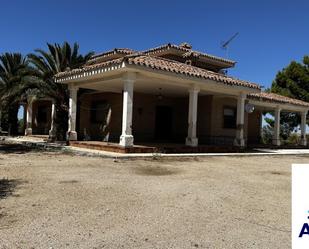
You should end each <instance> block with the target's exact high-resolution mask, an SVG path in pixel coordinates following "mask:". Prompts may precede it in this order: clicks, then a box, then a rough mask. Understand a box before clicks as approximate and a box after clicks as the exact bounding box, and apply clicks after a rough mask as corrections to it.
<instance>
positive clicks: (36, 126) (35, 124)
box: [32, 100, 52, 135]
mask: <svg viewBox="0 0 309 249" xmlns="http://www.w3.org/2000/svg"><path fill="white" fill-rule="evenodd" d="M51 106H52V102H51V101H50V100H36V101H34V102H33V103H32V113H33V114H32V134H34V135H48V132H49V130H50V125H51ZM39 110H40V111H43V112H44V113H45V115H44V116H45V118H44V119H45V121H42V120H40V117H39Z"/></svg>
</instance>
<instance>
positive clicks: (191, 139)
mask: <svg viewBox="0 0 309 249" xmlns="http://www.w3.org/2000/svg"><path fill="white" fill-rule="evenodd" d="M199 91H200V89H199V88H197V87H193V88H192V89H190V90H189V113H188V136H187V138H186V145H188V146H191V147H196V146H198V138H197V137H196V121H197V101H198V93H199Z"/></svg>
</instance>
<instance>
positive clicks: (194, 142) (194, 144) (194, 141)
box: [186, 137, 198, 147]
mask: <svg viewBox="0 0 309 249" xmlns="http://www.w3.org/2000/svg"><path fill="white" fill-rule="evenodd" d="M186 145H187V146H190V147H197V146H198V138H196V137H187V138H186Z"/></svg>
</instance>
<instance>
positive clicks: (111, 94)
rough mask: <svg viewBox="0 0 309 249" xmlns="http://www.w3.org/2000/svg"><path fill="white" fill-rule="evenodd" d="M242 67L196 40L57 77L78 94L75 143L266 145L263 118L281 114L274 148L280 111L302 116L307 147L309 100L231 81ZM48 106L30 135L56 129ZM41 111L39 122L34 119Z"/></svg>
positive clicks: (125, 52)
mask: <svg viewBox="0 0 309 249" xmlns="http://www.w3.org/2000/svg"><path fill="white" fill-rule="evenodd" d="M235 64H236V62H235V61H232V60H228V59H224V58H220V57H217V56H213V55H209V54H206V53H202V52H198V51H195V50H193V49H192V46H191V45H190V44H188V43H182V44H180V45H174V44H166V45H162V46H159V47H156V48H151V49H148V50H146V51H142V52H140V51H134V50H131V49H126V48H121V49H114V50H111V51H107V52H104V53H101V54H97V55H94V56H93V57H92V58H91V59H90V60H89V61H88V62H87V63H86V64H85V65H84V66H83V67H82V68H79V69H74V70H71V71H66V72H62V73H59V74H57V75H56V76H55V80H56V82H57V83H59V84H66V85H68V87H69V90H70V101H69V103H70V104H69V105H70V108H69V130H68V139H69V140H70V141H76V140H99V141H109V142H115V143H119V145H120V146H121V147H125V148H129V147H132V146H133V145H134V144H139V143H160V142H164V143H177V144H179V143H182V144H185V145H186V146H190V147H197V146H198V145H203V144H206V145H207V144H210V145H212V144H219V145H235V146H240V147H244V146H246V145H249V144H256V143H258V142H259V139H260V132H261V126H262V113H263V112H264V111H274V112H275V132H274V137H273V144H274V145H280V137H279V125H280V113H281V112H297V113H300V114H301V117H302V119H301V120H302V123H301V144H302V145H304V146H305V145H306V144H307V142H306V136H305V133H306V115H307V112H308V110H309V103H306V102H303V101H300V100H296V99H292V98H287V97H284V96H280V95H276V94H272V93H265V92H262V91H261V87H260V85H258V84H255V83H251V82H248V81H244V80H239V79H236V78H233V77H230V76H228V75H227V74H226V70H227V69H229V68H232V67H234V66H235ZM47 101H48V100H43V101H37V103H34V104H33V107H31V105H30V106H28V111H27V113H28V122H27V123H28V127H27V128H28V129H27V130H26V134H31V133H32V132H33V133H36V132H37V133H38V132H44V133H47V132H48V131H47V126H48V125H47V124H48V123H50V122H51V119H50V116H51V115H52V113H54V108H53V107H52V104H51V101H50V100H49V103H50V104H49V105H48V104H47V103H48V102H47ZM35 110H37V111H36V118H34V117H32V114H31V112H35ZM29 115H30V116H29ZM34 121H35V122H34ZM51 126H52V125H51ZM49 127H50V126H49ZM30 129H32V130H30ZM52 129H53V128H52V127H51V130H52Z"/></svg>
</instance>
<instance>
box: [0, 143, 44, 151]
mask: <svg viewBox="0 0 309 249" xmlns="http://www.w3.org/2000/svg"><path fill="white" fill-rule="evenodd" d="M38 151H39V150H38V149H35V148H31V147H30V146H25V145H22V144H9V143H4V142H3V143H0V153H6V154H24V153H27V152H38Z"/></svg>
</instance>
